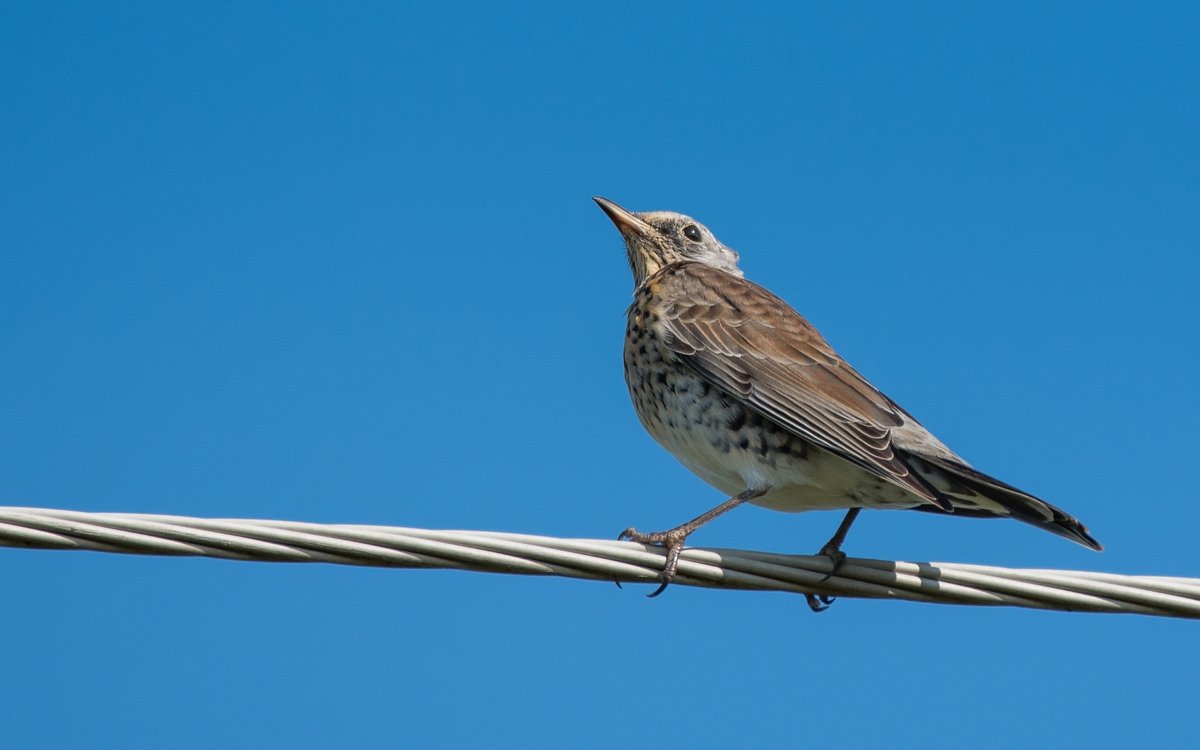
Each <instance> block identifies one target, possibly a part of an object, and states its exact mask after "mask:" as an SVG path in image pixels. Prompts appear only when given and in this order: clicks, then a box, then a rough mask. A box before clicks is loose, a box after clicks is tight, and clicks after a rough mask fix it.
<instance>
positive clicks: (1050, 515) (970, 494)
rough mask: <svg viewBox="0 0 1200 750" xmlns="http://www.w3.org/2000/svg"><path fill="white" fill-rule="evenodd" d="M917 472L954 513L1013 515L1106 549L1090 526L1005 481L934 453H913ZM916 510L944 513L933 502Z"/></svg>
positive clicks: (1059, 533) (1090, 545)
mask: <svg viewBox="0 0 1200 750" xmlns="http://www.w3.org/2000/svg"><path fill="white" fill-rule="evenodd" d="M913 458H915V459H916V460H915V461H912V464H913V468H914V469H916V470H917V473H919V474H921V475H922V476H924V478H925V479H926V480H927V481H929V482H930V483H931V484H933V485H934V486H935V487H937V488H938V489H939V490H942V492H944V493H945V494H946V495H947V496H948V497H949V498H950V500H951V501H952V502H953V503H954V514H955V515H963V516H975V517H981V518H998V517H1005V516H1007V517H1010V518H1015V519H1017V520H1018V521H1024V522H1025V523H1028V524H1031V525H1033V526H1038V527H1040V528H1043V529H1045V530H1046V531H1049V532H1050V533H1052V534H1058V535H1059V536H1061V537H1066V538H1067V539H1070V540H1071V541H1073V542H1078V543H1079V544H1082V545H1083V546H1085V547H1090V548H1092V549H1094V550H1096V551H1097V552H1099V551H1100V550H1102V549H1104V548H1103V547H1102V546H1101V545H1100V542H1097V541H1096V539H1095V538H1094V537H1093V536H1092V535H1091V534H1089V533H1088V530H1087V527H1086V526H1084V525H1083V524H1082V523H1080V522H1079V520H1078V519H1076V518H1075V517H1074V516H1072V515H1071V514H1070V513H1067V512H1066V511H1064V510H1062V509H1061V508H1056V507H1054V506H1053V505H1051V504H1050V503H1048V502H1046V501H1044V500H1041V499H1039V498H1036V497H1034V496H1033V495H1030V494H1029V493H1028V492H1022V491H1021V490H1019V489H1017V488H1016V487H1013V486H1012V485H1010V484H1005V483H1004V482H1001V481H1000V480H999V479H996V478H994V477H990V476H988V475H987V474H984V473H983V472H981V471H976V470H975V469H972V468H971V467H970V466H966V465H964V464H960V463H957V462H954V461H950V460H947V459H942V458H935V457H932V456H920V457H916V456H914V457H913ZM914 510H923V511H931V512H934V513H943V512H945V511H943V510H941V509H940V508H937V507H935V506H932V505H924V506H921V507H918V508H914Z"/></svg>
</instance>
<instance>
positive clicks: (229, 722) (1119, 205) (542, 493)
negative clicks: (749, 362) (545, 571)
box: [0, 2, 1200, 748]
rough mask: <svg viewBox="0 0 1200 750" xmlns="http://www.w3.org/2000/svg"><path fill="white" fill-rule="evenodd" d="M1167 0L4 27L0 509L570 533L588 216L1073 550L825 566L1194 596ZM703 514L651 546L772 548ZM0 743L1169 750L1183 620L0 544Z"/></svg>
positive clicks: (577, 490)
mask: <svg viewBox="0 0 1200 750" xmlns="http://www.w3.org/2000/svg"><path fill="white" fill-rule="evenodd" d="M1198 38H1200V12H1198V11H1197V8H1196V6H1195V4H1191V3H1174V4H1173V3H1156V4H1152V5H1145V6H1144V5H1136V6H1135V5H1125V6H1120V5H1116V4H1103V3H1070V4H1045V3H1028V4H1014V3H996V4H986V3H971V4H954V3H928V4H912V5H910V4H904V5H897V4H892V3H887V4H855V5H853V6H850V7H846V6H845V5H844V4H827V3H821V4H815V3H806V4H800V3H795V4H777V5H759V4H754V6H753V7H750V6H747V7H744V8H741V9H729V8H725V7H721V6H719V5H715V4H714V5H704V4H686V5H685V4H679V5H674V6H669V7H659V8H655V9H650V8H647V7H646V6H644V5H642V4H634V3H629V4H622V3H599V4H598V3H590V4H580V5H579V6H577V7H573V8H567V7H566V6H565V5H564V4H559V3H547V4H543V5H539V6H534V5H532V4H530V5H526V6H523V7H522V8H520V9H499V8H497V7H495V6H494V5H492V4H479V5H461V6H455V7H447V6H441V5H439V6H437V7H434V6H432V5H431V6H427V7H407V6H405V5H404V4H398V3H378V4H367V3H362V4H353V5H351V6H347V5H345V4H329V5H315V4H292V3H286V4H271V5H269V6H268V5H255V4H243V3H223V4H207V3H205V4H195V3H187V4H184V3H144V4H136V3H130V4H119V5H116V4H114V5H108V4H103V5H102V4H99V3H78V4H55V3H45V2H39V3H24V2H10V3H5V4H4V6H3V8H0V205H3V215H4V218H3V219H2V221H0V224H2V229H0V252H2V260H0V503H2V504H13V505H38V506H49V507H67V508H74V509H80V510H114V511H134V512H156V513H176V514H185V515H199V516H221V517H229V516H233V517H266V518H287V519H297V520H307V521H319V522H356V523H379V524H396V525H405V526H424V527H439V528H477V529H498V530H508V531H518V532H529V533H538V534H553V535H570V536H588V537H611V536H614V535H615V534H616V533H617V532H618V531H619V530H621V529H622V528H624V527H626V526H628V525H630V524H636V525H638V526H639V527H642V528H648V529H649V528H662V527H666V526H669V525H672V524H675V523H678V522H680V521H683V520H685V519H687V518H690V517H691V516H692V515H694V514H695V513H697V512H699V511H701V510H704V509H707V508H708V507H710V506H711V505H713V504H714V503H715V502H717V501H719V500H720V499H722V498H721V497H720V496H718V495H717V494H716V493H715V491H713V490H712V489H710V488H708V487H707V486H705V485H704V484H702V483H701V482H700V480H698V479H696V478H694V477H692V476H691V475H690V474H688V473H687V471H686V470H685V469H683V468H682V467H681V466H679V465H678V464H677V463H676V462H675V461H674V460H673V459H672V458H671V457H670V456H669V455H667V454H666V453H665V452H663V451H662V450H661V449H659V448H658V447H657V446H656V445H654V444H653V442H652V441H651V440H650V438H649V437H647V436H646V435H645V434H644V433H643V432H642V430H641V428H640V426H639V425H638V423H637V421H636V419H635V417H634V415H633V412H632V409H631V408H630V406H629V403H628V398H627V394H626V391H625V385H624V383H623V382H622V376H621V361H620V348H621V339H622V333H623V326H624V318H623V312H624V309H625V307H626V305H627V304H628V300H629V293H630V289H631V282H630V278H629V274H628V270H627V268H626V263H625V259H624V257H623V249H622V246H621V243H620V239H619V237H618V236H617V234H616V232H615V231H614V230H613V228H612V226H611V225H610V224H609V222H608V220H607V219H606V218H605V217H604V215H603V214H602V213H601V212H600V211H599V210H597V208H596V207H595V206H594V205H593V204H592V202H591V196H592V195H594V194H600V195H605V196H608V197H611V198H613V199H615V200H617V201H619V202H621V203H623V204H625V205H627V206H629V207H630V208H633V209H635V210H649V209H673V210H678V211H683V212H686V213H689V214H692V215H693V216H695V217H697V218H698V219H700V220H701V221H703V222H705V223H706V224H707V225H708V226H710V227H711V228H712V229H713V230H714V231H715V232H716V233H717V235H718V236H719V237H720V238H722V239H723V240H724V241H725V242H726V243H728V244H729V245H731V246H732V247H734V248H736V249H737V250H739V251H740V252H741V254H742V257H743V266H744V268H745V269H746V271H747V274H748V275H749V276H750V277H751V278H753V279H755V280H757V281H759V282H762V283H764V284H766V285H767V286H769V287H771V288H772V289H774V290H775V291H776V292H777V293H779V294H781V295H782V296H783V297H784V298H786V299H787V300H789V301H790V302H792V303H793V304H794V305H795V306H796V307H797V308H798V309H799V310H801V312H803V313H804V314H806V315H807V316H808V317H809V318H810V319H811V320H813V322H814V323H815V324H816V325H818V326H819V327H820V328H821V329H822V330H823V331H824V332H825V333H826V335H827V336H828V337H829V338H830V340H831V341H832V342H833V344H834V345H835V346H836V347H838V348H839V350H840V351H841V352H842V353H843V354H844V355H845V356H846V357H847V358H849V359H850V360H851V361H852V362H854V363H855V365H856V366H857V367H858V369H859V370H861V371H862V372H863V373H864V374H865V375H866V376H867V377H868V378H870V379H871V380H872V381H874V382H875V383H876V384H877V385H879V386H880V387H881V388H883V389H884V390H885V391H886V392H888V393H889V394H890V395H891V396H892V397H893V398H895V399H896V400H898V401H899V402H900V403H902V404H904V405H905V406H906V407H907V408H908V409H909V410H910V411H912V412H913V413H914V414H916V415H917V416H918V418H920V419H921V420H922V421H923V422H924V423H925V424H926V425H927V426H928V427H929V428H930V429H932V430H933V431H934V432H935V433H937V434H938V435H939V436H940V437H942V438H943V439H944V440H945V441H946V442H947V443H949V444H950V445H951V446H952V447H953V448H955V449H956V450H957V451H958V452H959V453H961V454H962V455H963V456H965V457H966V458H967V459H969V460H971V461H972V462H973V463H975V464H976V465H977V466H979V467H980V468H982V469H984V470H986V471H989V472H991V473H994V474H996V475H998V476H1000V477H1002V478H1004V479H1006V480H1007V481H1009V482H1011V483H1013V484H1016V485H1018V486H1021V487H1023V488H1027V489H1028V490H1030V491H1032V492H1034V493H1037V494H1039V495H1042V496H1044V497H1046V498H1047V499H1050V500H1051V501H1053V502H1055V503H1057V504H1059V505H1061V506H1063V507H1064V508H1066V509H1068V510H1069V511H1071V512H1072V513H1075V514H1076V515H1078V516H1079V517H1080V518H1081V519H1083V520H1084V521H1085V522H1086V523H1087V524H1088V525H1089V526H1090V527H1091V529H1092V531H1093V532H1094V533H1095V535H1096V536H1097V537H1098V538H1099V539H1100V540H1101V541H1102V542H1103V543H1104V544H1105V545H1106V547H1107V550H1106V551H1105V552H1104V553H1103V554H1099V555H1098V554H1095V553H1092V552H1089V551H1088V550H1085V549H1083V548H1081V547H1078V546H1076V545H1073V544H1070V543H1069V542H1067V541H1065V540H1063V539H1060V538H1057V537H1054V536H1051V535H1049V534H1045V533H1043V532H1039V531H1037V530H1035V529H1032V528H1030V527H1026V526H1022V525H1020V524H1017V523H1012V522H1000V521H992V522H987V521H971V520H962V519H953V518H934V517H931V516H928V515H925V514H915V513H900V512H875V513H868V514H866V515H864V517H863V518H861V519H860V521H859V524H858V526H857V527H856V528H855V529H854V531H853V533H852V534H851V536H850V539H849V542H848V544H847V547H846V548H847V550H848V551H849V552H850V553H851V554H853V555H860V556H867V557H881V558H902V559H909V560H953V561H961V562H974V563H982V564H995V565H1006V566H1024V567H1065V568H1088V569H1095V570H1106V571H1113V572H1122V573H1155V574H1170V575H1181V576H1197V575H1200V545H1198V544H1197V543H1196V535H1197V529H1198V528H1200V506H1198V503H1197V500H1198V499H1200V498H1198V494H1197V489H1196V483H1195V481H1194V480H1195V471H1194V468H1195V466H1196V453H1195V450H1196V440H1195V435H1196V428H1195V425H1196V422H1197V418H1198V417H1200V396H1198V395H1197V386H1196V380H1197V371H1198V369H1200V336H1198V335H1197V334H1198V332H1200V313H1198V312H1197V309H1198V308H1197V297H1198V295H1200V260H1198V257H1197V255H1198V252H1200V218H1198V216H1200V96H1197V91H1200V53H1198V51H1197V39H1198ZM837 521H838V516H837V515H835V514H829V513H812V514H806V515H786V514H780V513H774V512H770V511H766V510H761V509H757V508H746V509H743V510H740V511H738V512H736V513H733V514H731V515H730V516H728V517H727V518H723V519H721V520H720V521H718V522H715V523H714V524H712V525H711V526H710V527H708V528H705V529H704V530H703V531H702V532H700V533H699V534H697V536H696V537H695V538H694V539H693V542H694V543H695V544H697V545H711V546H728V547H748V548H755V549H766V550H777V551H785V552H812V551H815V550H816V549H817V548H818V547H819V546H820V545H821V543H822V542H824V540H825V539H826V538H827V537H828V536H829V534H830V533H831V532H832V530H833V528H834V526H836V524H837ZM0 571H2V577H3V580H4V584H3V587H2V589H3V597H2V599H0V614H2V617H3V623H4V627H3V632H4V638H3V642H2V644H0V660H2V662H3V664H4V677H3V680H2V681H0V682H2V686H0V715H2V717H3V718H2V724H3V736H4V738H5V739H4V743H5V745H6V747H13V748H18V747H19V748H34V747H55V748H75V747H126V748H160V747H173V748H190V747H214V746H216V747H236V746H250V745H252V744H253V745H257V746H285V745H287V746H294V747H304V746H317V745H321V746H327V747H338V746H342V747H353V746H389V745H391V746H396V745H399V746H413V747H418V746H437V745H451V744H475V745H479V744H484V743H486V744H488V745H492V746H514V747H515V746H530V745H550V744H552V743H553V744H565V745H569V746H577V747H609V746H612V745H613V744H615V743H621V744H635V743H636V744H646V745H647V746H649V745H655V744H661V743H662V742H664V741H665V742H670V743H677V744H679V745H680V746H681V747H682V746H686V747H694V748H702V747H718V746H725V747H727V746H733V745H736V746H747V745H748V744H754V745H761V746H780V747H782V746H797V745H800V744H811V743H821V744H825V743H832V744H833V746H841V745H846V746H851V747H853V746H860V747H880V746H901V745H908V746H924V747H961V746H963V744H964V743H965V742H967V741H969V742H970V743H971V746H973V747H981V748H992V747H995V748H1007V747H1013V746H1018V745H1026V746H1052V745H1065V744H1071V745H1084V744H1087V745H1090V746H1094V747H1127V746H1129V745H1130V744H1131V743H1137V744H1138V745H1139V746H1140V745H1169V744H1179V743H1181V742H1184V738H1190V739H1191V740H1194V732H1193V728H1192V723H1191V722H1190V721H1189V718H1190V717H1191V715H1192V714H1193V713H1194V710H1195V690H1194V685H1193V683H1194V678H1195V674H1196V672H1197V670H1198V669H1200V656H1198V655H1197V649H1196V644H1197V642H1198V640H1197V639H1198V636H1200V625H1197V624H1196V623H1193V622H1181V621H1171V620H1155V619H1149V618H1138V617H1130V616H1124V617H1121V616H1095V615H1078V614H1074V615H1073V614H1062V613H1046V612H1029V611H1017V610H1001V609H987V610H985V609H965V608H951V607H935V606H925V605H916V604H903V603H895V602H863V601H853V600H843V601H840V602H838V604H837V605H836V606H835V607H834V608H833V609H832V610H831V611H829V612H827V613H825V614H822V615H820V616H814V615H812V614H810V613H809V611H808V609H807V607H806V606H805V605H804V601H803V599H801V598H799V597H794V596H787V595H782V594H750V593H732V592H718V591H703V590H695V589H685V588H681V587H676V588H675V589H672V590H670V591H669V592H667V594H666V595H664V596H663V597H661V598H660V599H657V600H653V601H651V600H647V599H645V598H644V597H643V596H642V593H644V592H645V591H647V590H648V589H646V588H645V587H639V586H632V587H626V588H625V590H618V589H617V588H615V587H614V586H612V585H608V584H600V583H588V582H578V581H566V580H559V579H535V578H520V577H505V576H491V575H487V576H485V575H479V574H467V573H456V572H441V571H396V570H374V569H354V568H343V567H332V566H319V565H313V566H300V565H265V564H250V563H233V562H223V561H213V560H202V559H165V558H141V557H122V556H115V555H101V554H92V553H66V552H44V551H17V550H0Z"/></svg>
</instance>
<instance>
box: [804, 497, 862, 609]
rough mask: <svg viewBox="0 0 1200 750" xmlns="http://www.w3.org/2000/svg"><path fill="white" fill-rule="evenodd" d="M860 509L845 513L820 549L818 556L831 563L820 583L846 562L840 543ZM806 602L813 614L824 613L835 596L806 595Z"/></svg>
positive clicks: (844, 539)
mask: <svg viewBox="0 0 1200 750" xmlns="http://www.w3.org/2000/svg"><path fill="white" fill-rule="evenodd" d="M860 510H862V508H851V509H850V510H848V511H846V517H845V518H843V519H842V522H841V523H840V524H838V527H837V531H835V532H833V536H831V537H829V541H828V542H825V546H824V547H822V548H821V551H820V552H818V553H817V554H818V555H823V556H824V557H828V558H829V559H830V560H831V561H832V562H833V567H832V568H830V569H829V572H828V573H826V574H825V577H824V578H822V579H821V580H822V581H827V580H829V578H830V577H831V576H833V574H834V573H837V572H838V569H839V568H841V567H842V565H844V564H845V562H846V553H845V552H842V542H844V541H846V533H847V532H849V531H850V527H851V526H853V525H854V519H856V518H858V512H859V511H860ZM805 598H806V599H807V600H808V608H809V609H811V610H812V611H813V612H824V611H825V610H827V609H829V605H830V604H833V601H834V600H835V599H836V598H837V597H835V596H826V595H820V596H818V595H817V594H808V595H807V596H805Z"/></svg>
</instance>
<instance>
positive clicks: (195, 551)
mask: <svg viewBox="0 0 1200 750" xmlns="http://www.w3.org/2000/svg"><path fill="white" fill-rule="evenodd" d="M0 546H7V547H26V548H38V549H71V550H92V551H96V552H119V553H126V554H138V555H176V556H178V555H187V556H200V557H220V558H225V559H229V560H248V561H259V562H324V563H335V564H340V565H372V566H380V567H395V568H455V569H459V570H476V571H484V572H491V573H519V574H524V575H556V576H567V577H570V578H587V579H594V580H605V581H620V582H632V583H657V580H658V572H659V570H661V568H662V565H663V555H664V552H663V550H662V549H660V548H657V547H651V546H646V545H642V544H636V543H633V542H615V541H604V540H599V539H560V538H556V537H544V536H530V535H527V534H506V533H500V532H493V531H436V530H430V529H408V528H400V527H393V526H358V525H344V524H315V523H301V522H298V521H264V520H248V519H210V518H191V517H186V516H163V515H144V514H138V513H84V512H79V511H70V510H54V509H49V508H14V507H0ZM830 567H831V562H830V560H829V559H828V558H826V557H821V556H810V555H778V554H771V553H766V552H749V551H745V550H727V549H702V548H696V549H687V550H685V551H684V553H683V555H682V557H681V558H680V563H679V573H678V576H677V578H676V579H675V583H676V584H678V585H683V586H706V587H713V588H728V589H753V590H769V591H787V592H791V593H798V594H807V593H817V594H825V595H830V596H839V597H863V598H873V599H905V600H908V601H918V602H930V603H939V604H976V605H992V606H996V605H1006V606H1012V607H1031V608H1036V609H1055V610H1067V611H1073V612H1128V613H1135V614H1143V615H1158V616H1162V617H1185V618H1200V579H1195V578H1169V577H1160V576H1127V575H1117V574H1113V573H1095V572H1087V571H1073V570H1032V569H1013V568H996V567H989V566H984V565H963V564H959V563H933V562H929V563H912V562H899V561H890V560H869V559H864V558H855V557H851V558H847V560H846V563H845V564H844V565H843V566H842V567H841V568H840V569H838V571H837V575H834V576H831V577H829V578H826V575H827V574H828V573H829V570H830Z"/></svg>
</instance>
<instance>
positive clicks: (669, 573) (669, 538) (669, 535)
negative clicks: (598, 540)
mask: <svg viewBox="0 0 1200 750" xmlns="http://www.w3.org/2000/svg"><path fill="white" fill-rule="evenodd" d="M685 539H687V534H682V533H680V532H679V531H678V530H677V529H671V530H670V531H652V532H650V533H649V534H644V533H642V532H640V531H638V530H637V529H635V528H634V527H632V526H630V527H629V528H627V529H625V530H624V531H622V532H621V533H620V534H618V535H617V541H619V542H637V543H638V544H652V545H654V546H656V547H664V548H666V550H667V562H666V564H665V565H663V569H662V572H660V573H659V574H658V580H659V581H661V582H662V583H661V584H660V585H659V587H658V588H656V589H654V591H652V592H651V593H649V594H647V595H646V598H648V599H653V598H655V597H656V596H658V595H659V594H661V593H662V592H664V591H666V590H667V586H669V585H671V581H672V580H673V579H674V578H675V571H676V570H677V569H678V568H679V553H680V552H682V551H683V542H684V540H685ZM620 585H621V584H620V582H619V581H618V582H617V586H618V587H620Z"/></svg>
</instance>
